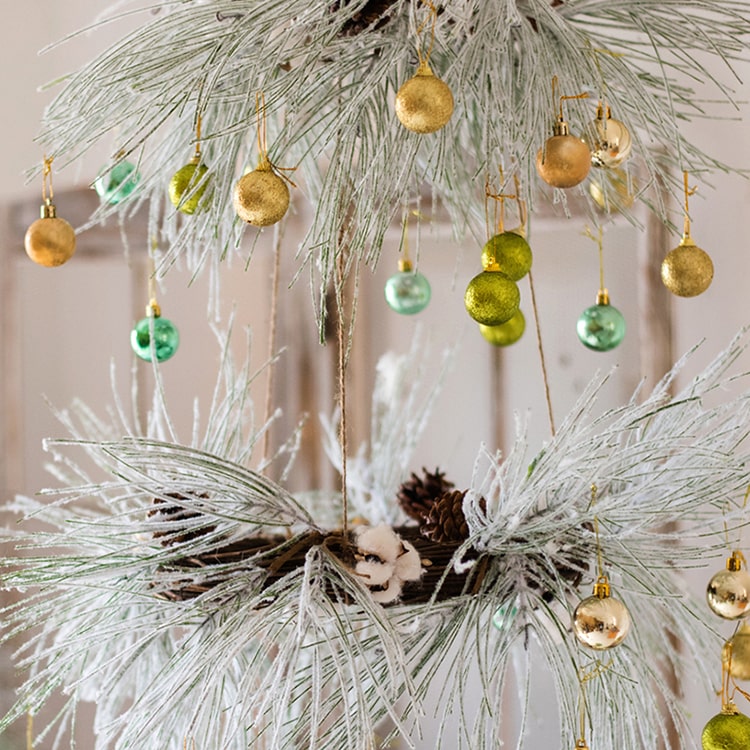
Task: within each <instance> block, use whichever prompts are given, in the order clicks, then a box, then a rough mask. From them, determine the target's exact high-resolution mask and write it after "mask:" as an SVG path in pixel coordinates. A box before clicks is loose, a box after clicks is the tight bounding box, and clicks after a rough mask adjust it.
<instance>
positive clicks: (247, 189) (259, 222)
mask: <svg viewBox="0 0 750 750" xmlns="http://www.w3.org/2000/svg"><path fill="white" fill-rule="evenodd" d="M232 201H233V203H234V210H235V211H236V212H237V216H239V217H240V219H242V220H243V221H246V222H247V223H248V224H252V225H253V226H256V227H267V226H270V225H271V224H275V223H276V222H277V221H281V219H282V218H283V217H284V214H285V213H286V212H287V210H288V208H289V188H288V187H287V185H286V182H284V180H283V179H282V178H281V177H279V176H278V175H277V174H276V173H275V172H274V171H273V169H272V168H271V165H270V164H261V165H260V166H259V167H258V168H257V169H254V170H253V171H252V172H248V173H247V174H246V175H243V176H242V177H240V179H239V180H238V182H237V184H236V185H235V186H234V195H233V197H232Z"/></svg>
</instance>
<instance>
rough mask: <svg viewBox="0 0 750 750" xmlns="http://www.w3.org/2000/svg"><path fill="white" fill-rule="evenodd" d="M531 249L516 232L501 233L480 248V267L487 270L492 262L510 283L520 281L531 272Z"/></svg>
mask: <svg viewBox="0 0 750 750" xmlns="http://www.w3.org/2000/svg"><path fill="white" fill-rule="evenodd" d="M531 260H532V256H531V247H529V243H528V242H526V240H525V239H524V238H523V237H522V236H521V235H520V234H517V233H516V232H503V233H502V234H496V235H495V236H494V237H492V238H491V239H489V240H488V241H487V243H486V244H485V246H484V248H482V267H483V268H489V267H490V266H491V265H492V263H493V261H494V262H495V263H497V265H498V266H500V269H499V270H501V271H502V272H503V273H504V274H505V275H506V276H507V277H508V278H509V279H511V280H512V281H518V280H519V279H522V278H523V277H524V276H526V274H527V273H528V272H529V271H530V270H531Z"/></svg>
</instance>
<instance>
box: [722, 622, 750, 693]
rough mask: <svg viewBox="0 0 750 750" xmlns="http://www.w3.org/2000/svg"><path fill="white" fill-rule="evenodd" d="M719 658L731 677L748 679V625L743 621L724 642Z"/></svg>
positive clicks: (749, 635) (749, 675)
mask: <svg viewBox="0 0 750 750" xmlns="http://www.w3.org/2000/svg"><path fill="white" fill-rule="evenodd" d="M730 657H731V658H730ZM721 658H722V661H723V662H724V664H725V665H727V667H728V668H729V674H731V675H732V677H734V678H735V679H736V680H750V625H747V624H745V623H743V624H742V625H741V626H740V629H739V630H738V631H737V632H736V633H735V634H734V635H733V636H732V637H731V638H730V639H729V640H728V641H727V642H726V643H725V644H724V648H723V650H722V652H721Z"/></svg>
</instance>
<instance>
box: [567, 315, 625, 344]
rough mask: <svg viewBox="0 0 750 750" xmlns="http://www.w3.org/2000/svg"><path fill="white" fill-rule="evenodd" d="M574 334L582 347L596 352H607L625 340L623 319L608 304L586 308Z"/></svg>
mask: <svg viewBox="0 0 750 750" xmlns="http://www.w3.org/2000/svg"><path fill="white" fill-rule="evenodd" d="M576 333H577V334H578V338H579V339H580V341H581V343H582V344H583V345H584V346H587V347H588V348H589V349H593V350H594V351H596V352H608V351H609V350H610V349H614V348H615V347H616V346H618V345H619V344H620V343H621V342H622V340H623V339H624V338H625V318H624V317H623V314H622V313H621V312H620V311H619V310H618V309H617V308H616V307H612V305H610V304H609V303H604V304H601V303H597V304H596V305H592V306H591V307H587V308H586V309H585V310H584V311H583V312H582V313H581V317H580V318H578V322H577V323H576Z"/></svg>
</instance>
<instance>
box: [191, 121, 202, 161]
mask: <svg viewBox="0 0 750 750" xmlns="http://www.w3.org/2000/svg"><path fill="white" fill-rule="evenodd" d="M202 124H203V117H202V116H201V113H200V112H196V114H195V154H194V155H193V158H194V159H196V160H197V161H200V159H201V126H202Z"/></svg>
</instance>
